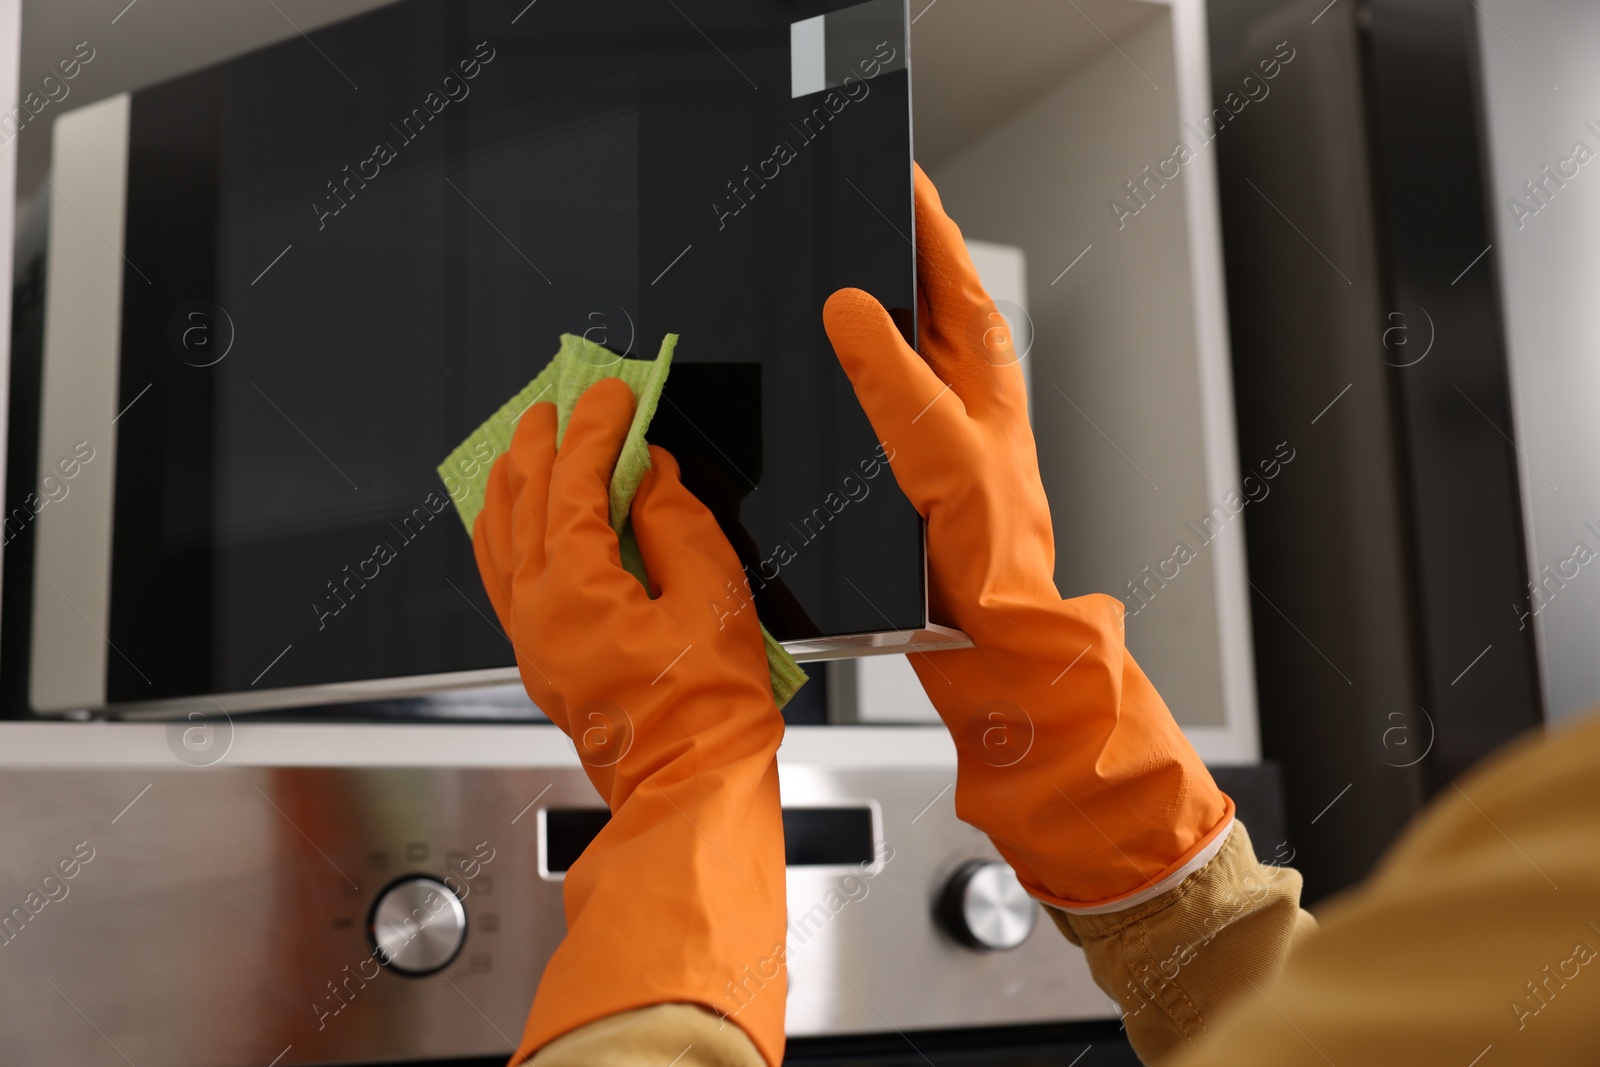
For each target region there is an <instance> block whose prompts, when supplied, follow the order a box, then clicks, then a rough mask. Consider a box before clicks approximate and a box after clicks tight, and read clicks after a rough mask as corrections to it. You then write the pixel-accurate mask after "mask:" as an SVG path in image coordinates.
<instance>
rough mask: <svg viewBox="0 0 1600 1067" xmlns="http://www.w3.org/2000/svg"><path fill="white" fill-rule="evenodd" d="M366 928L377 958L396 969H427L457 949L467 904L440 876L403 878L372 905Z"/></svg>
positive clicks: (411, 971)
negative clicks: (462, 901) (441, 880)
mask: <svg viewBox="0 0 1600 1067" xmlns="http://www.w3.org/2000/svg"><path fill="white" fill-rule="evenodd" d="M367 933H368V935H369V936H370V937H371V938H372V953H373V955H374V956H376V957H377V959H378V962H379V963H382V964H385V965H387V966H389V967H391V968H393V969H394V970H396V971H399V972H400V973H402V974H432V973H433V972H434V971H437V970H439V969H440V968H441V967H443V966H444V965H445V964H447V963H449V962H450V961H451V960H453V959H455V958H456V953H458V952H460V951H461V944H462V942H464V941H465V940H466V939H467V910H466V909H465V908H463V907H462V906H461V900H460V899H459V898H458V897H457V896H456V895H455V894H454V893H452V892H451V891H450V890H449V888H448V887H446V886H445V884H444V883H443V882H440V881H438V880H437V879H433V878H423V877H415V878H406V879H404V880H402V881H399V882H396V883H395V884H394V885H392V886H390V887H389V888H388V889H386V890H384V892H383V895H382V896H380V897H379V898H378V902H377V903H376V904H374V905H373V907H372V919H371V921H370V922H369V923H368V925H367Z"/></svg>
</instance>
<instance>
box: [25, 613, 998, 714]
mask: <svg viewBox="0 0 1600 1067" xmlns="http://www.w3.org/2000/svg"><path fill="white" fill-rule="evenodd" d="M783 647H784V648H786V649H788V650H789V652H790V653H791V654H792V655H793V656H794V658H795V659H796V660H798V661H799V662H801V663H814V662H818V661H821V660H830V659H840V658H844V657H846V656H884V655H889V654H892V653H896V652H934V651H941V650H944V649H952V648H971V647H972V638H970V637H968V636H967V635H966V634H964V633H962V632H961V631H960V630H952V629H950V628H949V627H947V626H940V625H938V624H936V623H929V624H928V626H927V627H926V628H924V629H921V630H891V631H889V632H887V633H875V634H847V635H844V636H840V637H824V638H815V639H808V640H805V641H785V642H784V645H783ZM103 677H104V676H103V674H102V681H101V691H102V693H103V692H104V681H103ZM519 680H520V677H519V675H518V674H517V669H516V668H515V667H494V668H490V669H488V670H481V671H457V672H454V673H449V674H424V675H416V676H414V677H410V678H375V679H372V680H370V681H361V682H336V683H333V684H330V685H302V686H290V687H286V688H283V689H264V690H249V691H245V692H240V693H219V694H217V695H216V696H199V697H178V698H175V699H171V700H150V701H136V702H133V703H127V704H115V705H110V706H109V707H107V708H106V710H109V711H111V712H114V713H115V714H116V715H118V716H120V717H122V718H127V719H133V720H140V719H171V718H180V717H182V716H184V715H187V714H189V713H190V712H199V713H202V714H207V715H215V714H216V713H217V712H218V711H225V712H227V713H229V714H233V713H235V712H238V713H241V714H242V713H248V712H252V711H266V710H269V709H276V708H292V707H304V706H306V705H314V704H349V703H353V702H356V701H361V700H381V699H388V698H395V697H414V696H427V695H430V694H434V693H444V692H449V691H451V690H456V689H470V688H474V687H478V686H489V685H505V684H507V683H514V682H517V681H519ZM71 707H72V709H73V710H78V709H92V710H98V709H99V708H100V705H99V704H90V703H84V704H77V705H72V706H71ZM53 710H67V708H63V707H57V708H55V709H53Z"/></svg>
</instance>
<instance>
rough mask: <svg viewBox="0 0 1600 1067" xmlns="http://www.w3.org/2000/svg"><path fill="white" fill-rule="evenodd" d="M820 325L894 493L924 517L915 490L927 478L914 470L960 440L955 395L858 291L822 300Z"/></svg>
mask: <svg viewBox="0 0 1600 1067" xmlns="http://www.w3.org/2000/svg"><path fill="white" fill-rule="evenodd" d="M822 323H823V326H824V328H826V330H827V331H828V339H829V340H830V341H832V342H833V350H834V353H835V354H836V355H837V356H838V357H839V363H840V364H841V365H842V366H843V367H844V372H845V374H846V375H848V376H849V378H850V384H851V385H852V386H854V387H855V392H856V399H857V400H859V401H860V402H861V407H862V408H863V409H864V410H865V411H866V413H867V418H868V419H869V420H871V422H872V429H873V431H874V432H875V433H876V434H877V436H878V440H879V441H881V442H884V443H885V444H886V445H887V446H888V452H889V454H890V455H892V456H893V457H894V460H893V461H892V463H891V467H892V468H893V469H894V471H895V478H896V480H897V481H898V482H899V483H900V488H901V489H902V490H903V491H904V492H905V494H906V496H907V497H909V498H910V499H911V502H912V504H914V505H915V506H916V508H917V510H918V511H920V512H922V514H923V515H924V516H926V515H927V513H928V512H927V507H926V505H927V503H928V502H927V500H926V499H924V498H923V495H919V486H924V485H926V484H927V479H925V478H921V477H919V471H920V470H921V468H923V467H926V466H928V465H929V464H932V463H934V462H935V458H936V453H939V452H941V451H942V450H943V449H944V448H947V447H949V446H950V445H951V444H952V443H953V442H955V441H959V440H961V439H963V438H964V437H965V434H964V433H963V432H962V430H963V423H965V421H966V408H965V406H964V405H963V403H962V400H961V397H960V396H958V395H957V394H956V392H955V391H954V389H953V387H952V386H951V385H949V384H947V383H945V382H944V381H941V380H940V378H939V375H937V374H936V373H934V369H933V368H932V367H930V366H929V365H928V364H927V363H926V362H925V361H924V360H923V359H922V357H921V356H919V355H917V353H916V352H914V351H912V350H911V348H910V346H908V345H907V344H906V343H905V339H904V338H902V337H901V336H900V331H899V329H898V328H897V327H896V326H895V324H894V320H893V319H891V318H890V317H889V313H888V312H887V311H885V310H884V309H883V305H882V304H879V303H878V302H877V301H876V300H875V299H873V298H872V297H871V296H870V295H868V294H867V293H864V292H862V291H861V290H860V289H840V290H839V291H838V292H836V293H834V294H833V295H832V296H830V297H829V298H828V302H827V303H826V304H824V305H823V307H822Z"/></svg>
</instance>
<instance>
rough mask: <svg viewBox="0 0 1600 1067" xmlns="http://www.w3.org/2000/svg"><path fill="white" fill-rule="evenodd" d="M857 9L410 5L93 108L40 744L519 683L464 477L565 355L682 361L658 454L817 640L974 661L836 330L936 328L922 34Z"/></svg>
mask: <svg viewBox="0 0 1600 1067" xmlns="http://www.w3.org/2000/svg"><path fill="white" fill-rule="evenodd" d="M829 8H835V9H836V10H834V11H831V12H830V11H828V9H829ZM838 8H839V5H836V4H828V3H802V4H792V3H779V2H776V0H772V2H765V3H754V4H740V5H736V6H734V7H729V6H727V5H720V6H719V5H713V4H705V3H701V4H689V5H687V6H685V7H683V9H682V10H681V11H679V10H676V9H674V7H673V6H672V5H660V4H655V3H647V2H644V0H608V2H606V3H594V4H582V5H551V6H542V5H541V6H538V7H530V8H529V9H527V10H525V11H523V12H522V13H521V15H520V16H517V17H516V18H513V17H512V16H513V15H515V14H516V13H515V12H510V13H508V12H507V10H506V9H505V5H504V4H501V3H497V2H496V3H491V2H488V0H466V2H461V0H451V2H448V3H446V2H445V0H405V2H402V3H397V4H393V5H390V6H386V7H382V8H379V9H378V10H375V11H371V12H369V13H367V14H364V15H362V16H360V17H357V18H354V19H349V20H346V21H344V22H339V23H336V24H334V25H332V26H329V27H326V28H323V29H320V30H316V31H313V32H312V33H311V34H310V35H309V36H307V37H301V36H299V35H296V36H293V37H290V38H288V39H286V40H284V41H282V42H281V43H278V44H275V45H272V46H270V47H266V48H262V49H259V50H257V51H254V52H250V53H248V54H246V55H243V56H239V57H237V58H233V59H229V60H227V61H225V62H221V63H216V64H213V65H211V66H207V67H204V68H203V69H200V70H198V71H195V72H193V73H190V74H186V75H184V76H181V77H177V78H172V79H170V80H167V81H164V82H160V83H158V84H155V85H152V86H149V87H147V88H140V89H136V90H134V91H131V92H127V93H122V94H120V95H117V96H114V97H111V98H109V99H106V100H104V101H101V102H99V103H96V104H93V105H90V106H87V107H84V108H81V109H79V110H77V111H72V112H68V113H64V114H63V115H62V116H61V118H60V119H59V120H58V121H57V123H56V125H55V133H54V141H53V160H52V175H51V178H50V184H49V189H48V193H49V197H50V200H49V203H50V217H49V225H50V235H49V241H48V262H47V265H46V271H47V276H48V284H47V286H46V294H47V295H46V298H45V300H46V304H45V307H44V312H43V314H44V331H43V335H44V339H43V364H44V371H43V388H42V393H43V396H42V428H41V431H40V435H39V441H40V443H39V454H38V463H39V467H40V470H41V471H42V472H45V473H50V472H52V471H54V470H55V468H56V465H57V464H58V461H62V460H65V461H68V462H69V463H71V465H72V466H73V467H74V469H75V471H76V476H75V480H74V483H73V484H72V485H71V486H70V488H71V489H72V490H73V492H72V494H71V496H72V499H71V500H70V501H63V502H61V503H59V504H52V505H51V506H49V507H46V508H44V509H43V511H42V512H41V514H40V515H39V516H38V519H37V536H38V538H39V545H38V553H37V574H36V575H35V580H34V582H33V586H34V599H33V604H32V620H31V621H32V632H33V635H34V644H33V649H32V657H31V660H32V664H31V665H32V678H31V687H30V691H31V704H32V708H33V710H35V711H40V712H51V711H62V710H68V709H74V708H104V707H109V708H114V709H117V710H119V711H123V712H139V711H140V710H142V709H149V708H164V709H167V710H171V709H173V708H182V707H184V706H187V705H195V706H201V707H205V706H209V705H208V704H207V701H208V699H209V698H217V699H218V700H220V703H221V704H222V705H224V706H226V707H228V708H229V709H230V710H240V709H247V708H252V707H263V706H268V705H283V704H297V703H298V704H305V703H319V702H325V701H333V700H343V699H368V698H371V697H373V696H375V695H378V694H381V693H387V692H395V691H408V692H417V691H426V690H430V689H439V688H446V687H450V688H457V687H460V686H461V685H463V684H471V683H473V682H475V681H481V682H489V681H503V680H506V679H511V678H514V670H513V667H512V656H511V650H510V648H509V646H508V645H507V644H506V642H505V640H504V638H503V637H502V636H501V635H500V634H499V632H498V629H497V627H496V626H495V625H494V624H493V622H492V617H493V613H492V611H491V610H490V606H489V604H488V601H487V600H486V599H485V597H484V596H483V594H482V591H481V589H480V587H479V582H478V579H477V575H476V571H475V566H474V562H473V558H472V554H471V548H470V544H469V540H468V538H467V537H466V536H465V533H464V531H463V529H462V527H461V525H460V523H459V522H458V521H457V520H456V518H455V515H454V511H453V508H452V507H451V504H450V492H449V490H448V489H447V488H446V486H445V485H444V484H441V482H440V480H439V476H438V474H437V473H436V472H435V467H436V465H437V464H438V463H439V462H440V460H441V459H442V458H443V457H444V456H445V455H446V454H447V453H448V452H450V450H451V449H452V448H453V447H454V446H455V445H456V444H457V443H459V442H460V441H461V439H462V438H463V437H465V436H466V434H467V433H468V432H470V431H471V430H472V429H473V428H474V427H475V426H476V425H477V424H478V423H479V422H481V421H482V420H483V419H484V418H485V417H487V416H488V415H489V414H490V413H491V412H493V411H494V410H495V409H496V408H498V407H499V406H500V404H501V403H503V402H504V400H505V399H506V397H508V396H510V395H512V394H513V393H515V392H516V391H517V390H518V389H520V388H521V387H522V386H523V385H524V384H526V382H527V381H528V380H529V379H531V378H532V377H533V375H534V374H535V373H536V372H537V371H538V370H539V369H540V368H541V367H542V366H543V365H544V363H545V362H546V361H547V360H548V359H549V358H550V357H551V356H552V355H553V354H554V351H555V349H556V347H557V345H558V337H559V335H560V334H562V333H563V332H569V333H574V334H583V335H585V336H587V337H588V338H590V339H591V340H594V341H596V342H598V343H601V344H603V345H605V346H607V347H609V348H610V349H612V350H613V351H614V352H616V353H617V354H619V355H623V354H626V355H631V356H635V357H640V358H651V357H653V356H654V355H655V354H656V350H657V348H658V346H659V344H660V343H661V340H662V337H663V335H665V334H667V333H669V332H671V333H676V334H678V335H680V337H681V341H680V343H679V345H678V348H677V355H676V358H675V361H674V369H673V371H672V374H671V377H670V379H669V381H668V385H667V390H666V394H665V399H664V401H663V403H662V404H661V408H660V414H659V415H658V416H657V420H656V424H655V426H654V427H653V428H652V436H653V438H655V439H657V440H658V441H660V442H662V443H665V444H667V445H668V447H670V448H671V449H672V450H673V451H674V452H675V454H677V455H678V456H679V458H680V460H681V462H682V463H683V466H684V469H685V470H686V472H688V479H689V481H690V484H691V488H693V489H694V490H695V491H696V492H697V493H698V494H699V495H700V497H701V499H702V500H704V501H705V502H706V503H707V504H708V505H709V506H710V507H711V508H712V510H713V511H714V512H715V513H716V514H717V516H718V518H719V520H720V521H721V522H722V525H723V528H724V530H725V531H726V532H727V533H728V535H729V538H730V540H731V541H732V542H733V543H734V545H735V546H736V548H737V549H738V550H739V552H740V554H741V556H742V557H743V561H744V563H745V564H746V573H747V575H748V576H749V577H750V581H749V582H748V583H747V584H748V585H749V587H750V592H751V593H752V594H753V596H754V598H755V602H756V604H757V606H758V608H759V610H760V613H761V616H762V619H763V620H764V621H765V622H766V624H767V626H768V627H769V629H770V630H772V632H773V633H774V634H775V636H777V637H778V638H779V639H780V640H783V641H786V642H789V643H790V644H791V646H792V647H793V648H794V649H795V650H796V651H797V652H799V653H800V654H801V655H802V656H803V657H804V656H806V655H813V656H815V655H828V654H837V652H838V651H839V650H840V649H842V648H850V647H858V648H859V647H862V646H868V647H871V646H880V647H883V646H888V647H895V646H898V647H904V644H905V642H906V641H907V640H915V641H917V644H918V647H924V648H925V647H934V646H936V645H937V644H938V642H939V641H940V640H941V639H943V640H945V641H946V642H950V641H954V642H957V643H959V642H960V640H961V639H960V638H959V637H958V636H956V637H953V636H951V635H950V634H949V633H948V632H942V633H938V634H935V632H934V630H937V628H934V630H930V629H929V628H928V627H927V621H928V620H927V614H926V596H925V583H924V562H923V553H922V531H921V525H920V520H919V518H918V516H917V515H916V513H915V511H914V510H913V509H912V508H911V506H910V505H909V503H908V502H907V501H906V500H905V498H904V497H903V496H902V495H901V494H900V492H899V490H898V489H897V487H896V486H895V484H894V480H893V478H892V476H890V475H889V472H888V466H887V464H886V463H885V462H884V458H885V455H886V453H885V446H883V445H881V444H880V443H879V442H878V441H877V439H876V438H875V436H874V435H873V432H872V429H871V426H870V425H869V424H868V422H867V420H866V418H865V416H864V414H863V413H862V411H861V409H860V407H859V405H858V404H857V402H856V400H855V398H854V394H853V392H852V391H851V388H850V385H849V382H848V381H847V380H846V379H845V377H844V375H843V373H842V372H841V371H840V369H839V367H838V365H837V362H836V361H835V359H834V357H833V354H832V350H831V348H830V346H829V344H828V342H827V338H826V336H825V335H824V333H823V330H822V326H821V318H820V308H821V306H822V303H823V301H824V300H825V299H826V297H827V296H828V294H829V293H831V292H832V291H833V290H835V289H837V288H839V287H841V286H845V285H853V286H859V287H862V288H865V289H867V290H869V291H871V292H873V293H874V294H876V295H877V296H878V297H879V298H880V299H881V300H882V301H883V302H884V303H885V304H886V305H887V306H890V307H901V308H911V307H912V306H913V305H914V303H915V301H914V300H913V299H912V293H913V284H914V281H913V273H914V267H913V251H912V246H911V243H910V239H909V235H910V233H911V228H912V227H911V204H910V195H911V194H910V175H909V159H910V153H911V145H910V130H909V123H910V117H909V115H910V111H909V109H910V105H909V92H908V83H907V39H906V33H907V21H906V12H905V6H904V3H903V2H902V0H872V2H870V3H866V4H859V5H855V6H851V7H847V8H844V9H838ZM618 26H625V27H627V32H625V33H619V32H617V27H618ZM57 478H58V480H59V478H60V475H59V473H58V474H57ZM63 484H65V483H64V482H63Z"/></svg>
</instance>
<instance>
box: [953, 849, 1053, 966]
mask: <svg viewBox="0 0 1600 1067" xmlns="http://www.w3.org/2000/svg"><path fill="white" fill-rule="evenodd" d="M939 918H940V920H941V921H942V922H943V924H944V927H945V929H947V930H949V931H950V933H951V934H952V935H953V936H954V937H955V938H956V940H958V941H960V942H961V943H962V944H964V945H967V946H969V947H971V948H976V949H987V950H989V951H991V952H1004V951H1005V950H1006V949H1012V948H1016V947H1017V946H1018V945H1020V944H1022V943H1023V942H1024V941H1026V940H1028V935H1029V934H1031V933H1033V927H1034V924H1035V923H1037V922H1038V921H1039V905H1038V904H1037V903H1036V902H1035V901H1034V899H1033V898H1032V897H1030V896H1029V895H1028V891H1027V890H1025V889H1023V888H1022V883H1021V882H1019V881H1017V875H1016V872H1015V871H1013V870H1012V869H1011V867H1010V865H1009V864H1005V863H1001V862H999V861H997V860H974V861H973V862H971V863H967V864H964V865H963V866H962V867H961V869H960V870H958V871H956V873H955V874H954V875H952V876H951V878H950V881H949V882H947V883H946V884H945V887H944V894H943V896H942V897H941V898H940V900H939Z"/></svg>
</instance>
